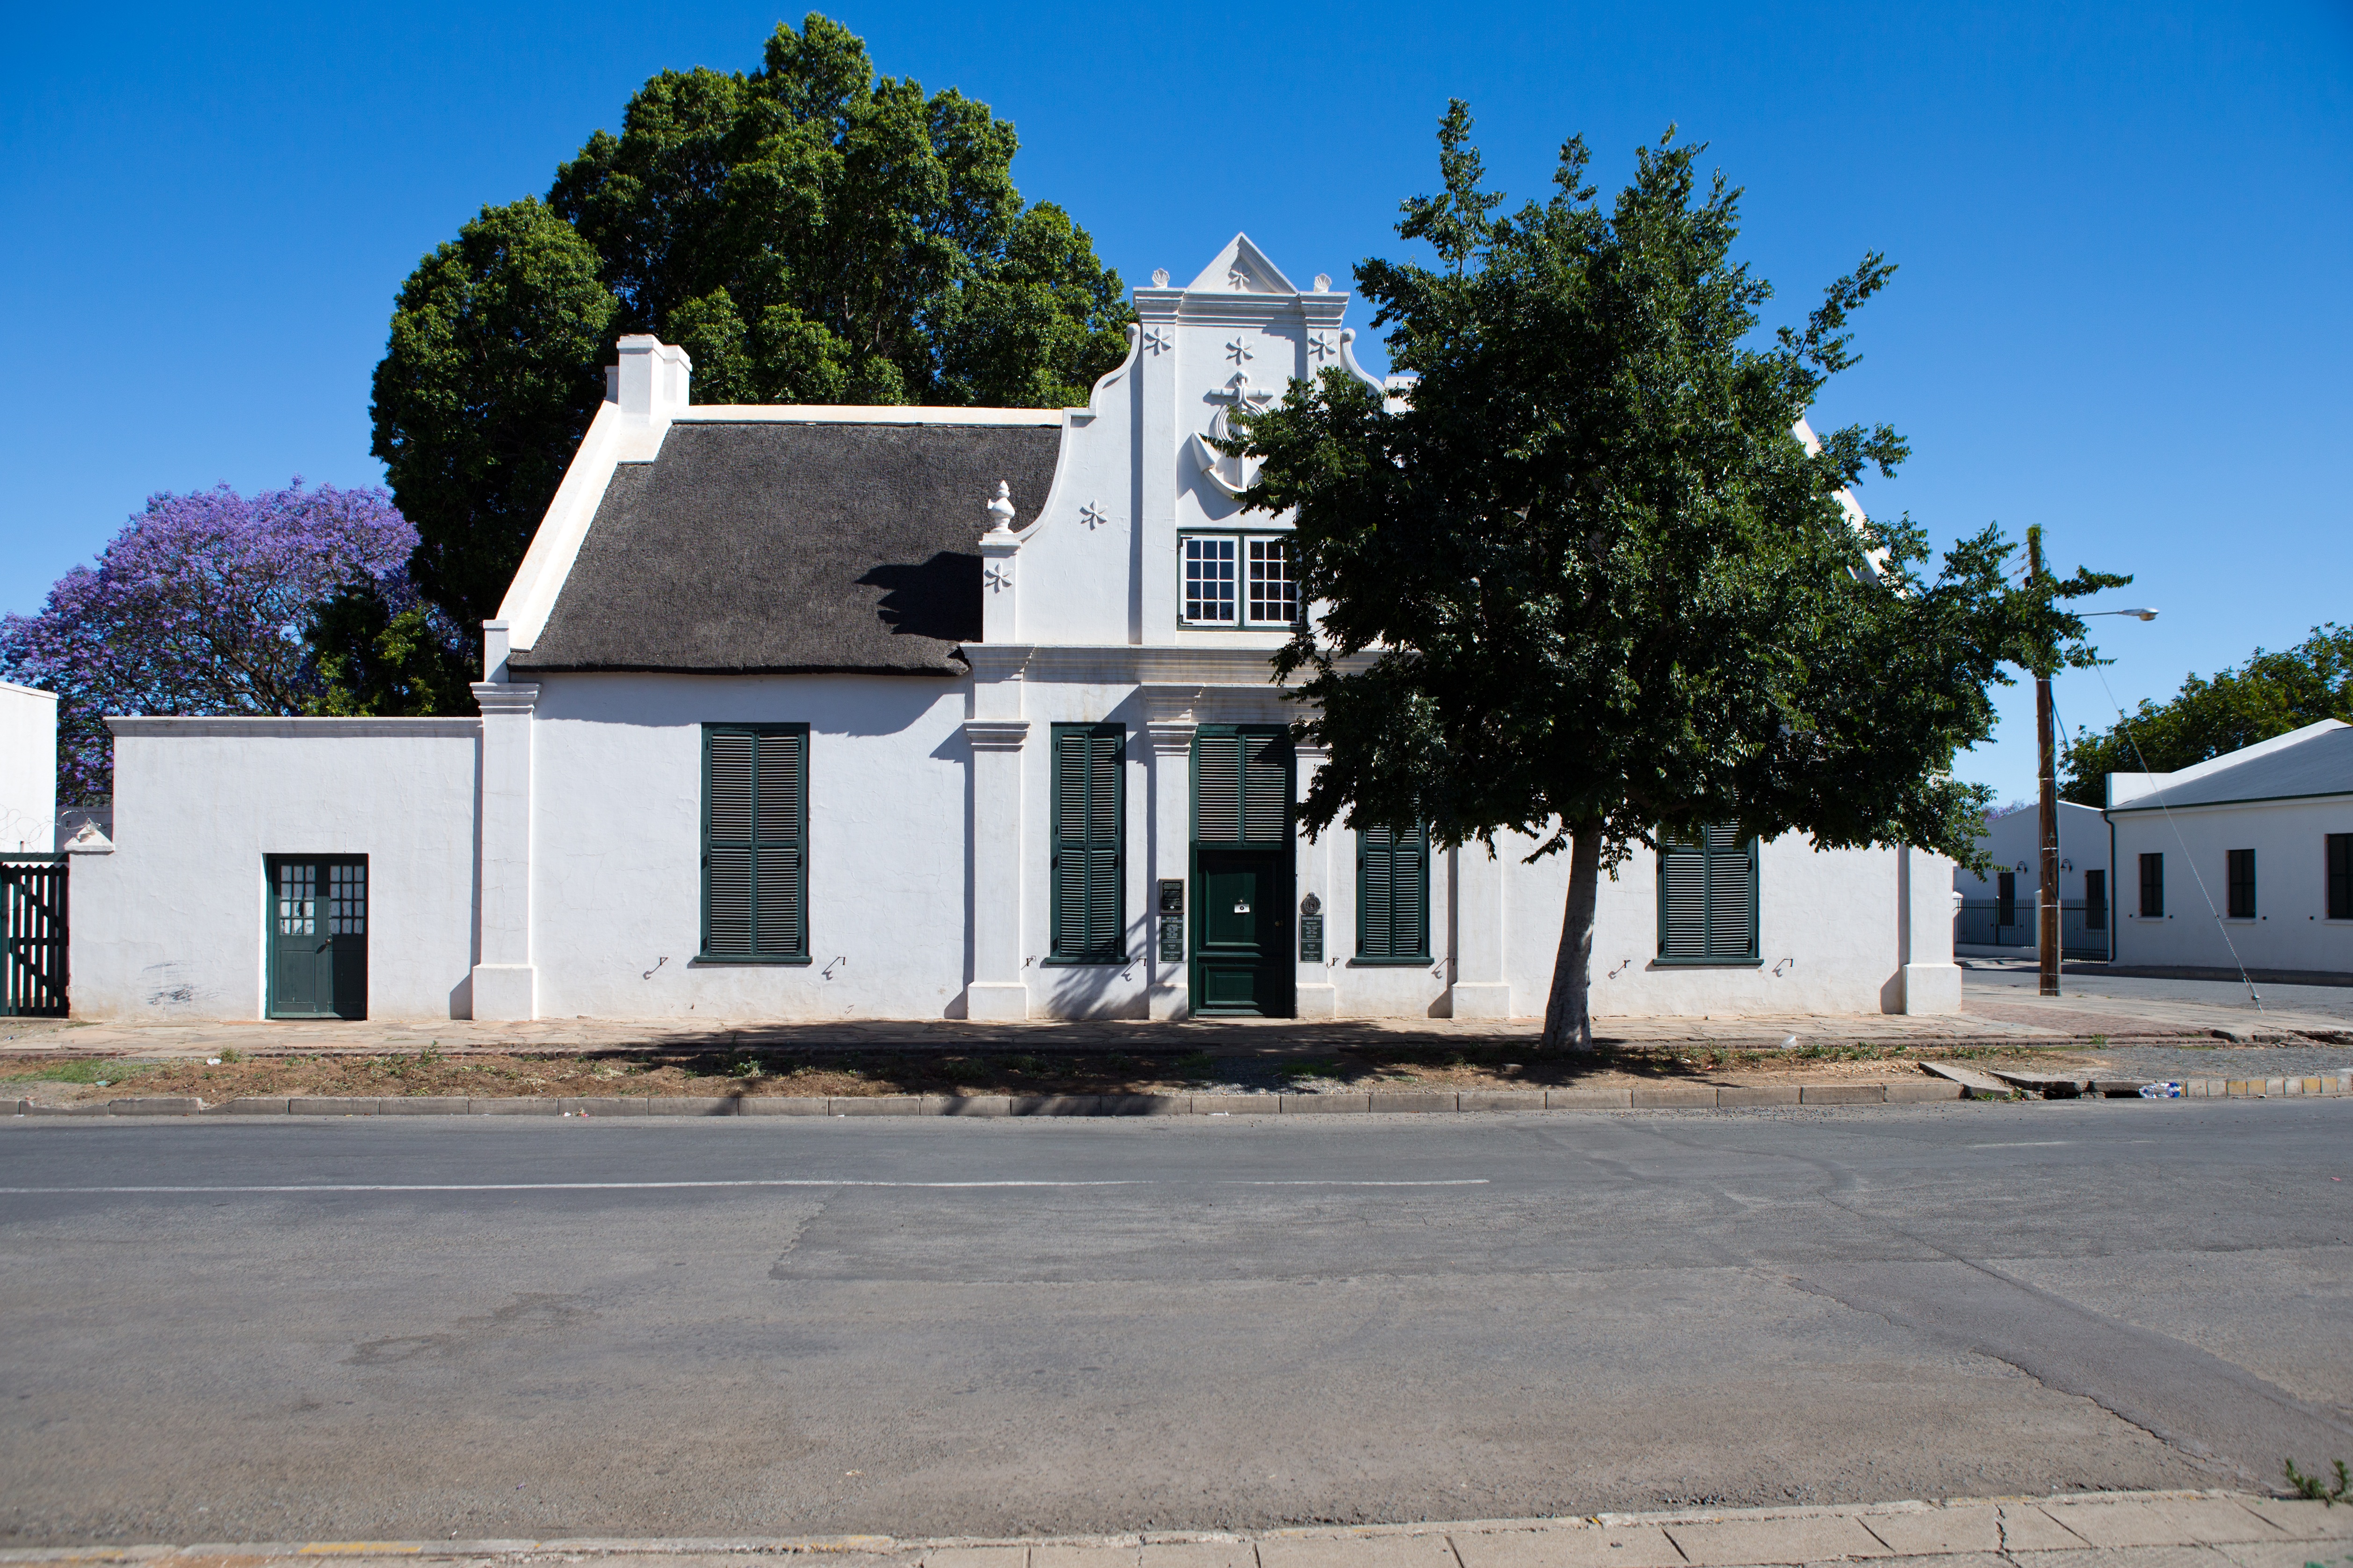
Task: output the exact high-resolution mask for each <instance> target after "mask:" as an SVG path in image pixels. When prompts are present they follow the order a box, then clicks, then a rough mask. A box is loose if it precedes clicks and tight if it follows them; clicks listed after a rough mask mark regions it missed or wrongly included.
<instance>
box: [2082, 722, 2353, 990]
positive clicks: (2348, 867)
mask: <svg viewBox="0 0 2353 1568" xmlns="http://www.w3.org/2000/svg"><path fill="white" fill-rule="evenodd" d="M2107 817H2108V821H2109V823H2110V825H2111V826H2112V827H2113V828H2114V831H2115V835H2116V837H2115V846H2116V847H2115V855H2116V868H2117V870H2118V872H2119V873H2120V875H2119V876H2118V878H2117V886H2116V962H2117V963H2122V964H2152V965H2166V966H2179V967H2185V968H2200V969H2229V968H2232V967H2233V966H2234V965H2235V964H2243V965H2245V966H2246V967H2247V968H2249V969H2263V970H2290V971H2302V972H2306V973H2331V974H2353V725H2347V724H2342V723H2339V722H2338V721H2336V720H2334V719H2324V720H2322V721H2320V722H2319V723H2317V724H2307V725H2306V726H2305V727H2304V728H2303V729H2301V730H2292V731H2289V732H2288V733H2286V734H2284V735H2277V736H2274V737H2273V738H2272V739H2271V740H2268V741H2263V742H2258V743H2256V744H2254V745H2252V746H2247V747H2243V748H2242V749H2241V750H2239V751H2235V752H2230V753H2228V754H2227V755H2224V756H2220V757H2216V758H2213V759H2212V760H2211V761H2209V762H2203V763H2199V764H2198V765H2197V766H2195V767H2189V768H2183V769H2181V770H2180V771H2179V772H2177V773H2110V774H2109V775H2108V811H2107Z"/></svg>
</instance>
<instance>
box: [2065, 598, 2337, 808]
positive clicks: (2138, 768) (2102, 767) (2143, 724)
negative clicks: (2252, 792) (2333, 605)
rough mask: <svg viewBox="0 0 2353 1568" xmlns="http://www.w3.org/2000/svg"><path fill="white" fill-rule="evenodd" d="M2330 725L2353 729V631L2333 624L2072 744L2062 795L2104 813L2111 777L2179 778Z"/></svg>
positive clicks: (2193, 682) (2189, 683) (2198, 679)
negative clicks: (2337, 722) (2309, 727)
mask: <svg viewBox="0 0 2353 1568" xmlns="http://www.w3.org/2000/svg"><path fill="white" fill-rule="evenodd" d="M2323 719H2341V720H2343V721H2345V722H2347V723H2348V724H2353V628H2348V627H2345V626H2337V624H2335V623H2334V622H2331V623H2329V624H2328V625H2327V626H2315V627H2313V628H2312V635H2311V636H2310V637H2306V638H2305V640H2304V641H2302V642H2300V643H2298V644H2297V645H2296V646H2295V647H2291V648H2282V649H2279V650H2277V651H2275V652H2274V651H2268V650H2265V649H2263V648H2257V649H2256V650H2255V651H2254V653H2253V656H2251V657H2250V658H2248V660H2247V661H2246V663H2244V664H2242V665H2241V666H2239V667H2238V668H2236V669H2226V670H2223V671H2222V672H2221V674H2219V675H2217V676H2215V677H2214V678H2213V679H2211V680H2210V679H2207V678H2206V677H2204V676H2201V675H2193V676H2191V677H2190V678H2189V679H2187V680H2185V681H2183V682H2182V683H2181V689H2180V690H2179V691H2178V692H2176V693H2174V694H2173V695H2172V696H2171V697H2168V698H2167V699H2166V700H2164V701H2162V702H2154V701H2151V700H2148V699H2147V698H2143V699H2142V700H2141V702H2140V704H2139V706H2138V707H2137V708H2135V709H2134V710H2133V711H2132V714H2131V716H2130V717H2129V718H2126V717H2124V716H2122V715H2119V716H2118V719H2117V721H2116V723H2115V724H2114V725H2112V726H2111V727H2109V728H2108V729H2105V730H2086V731H2084V732H2081V733H2079V734H2077V735H2076V736H2075V738H2074V739H2073V741H2071V742H2068V745H2067V787H2066V790H2065V792H2064V793H2065V795H2066V798H2068V799H2069V800H2072V801H2074V802H2075V803H2076V804H2078V805H2107V803H2108V798H2107V777H2108V775H2109V774H2110V773H2142V772H2149V773H2173V772H2175V771H2176V770H2178V769H2180V768H2186V767H2190V766H2193V765H2195V764H2197V763H2202V762H2206V761H2209V760H2210V759H2211V758H2214V757H2219V756H2221V755H2222V754H2223V753H2224V752H2235V751H2237V750H2239V749H2240V748H2241V747H2242V746H2252V745H2253V744H2254V743H2255V742H2258V741H2268V740H2270V739H2271V738H2272V737H2273V736H2274V735H2284V734H2286V733H2287V732H2288V731H2290V730H2300V729H2302V728H2303V727H2304V726H2305V725H2306V724H2314V723H2317V722H2319V721H2321V720H2323Z"/></svg>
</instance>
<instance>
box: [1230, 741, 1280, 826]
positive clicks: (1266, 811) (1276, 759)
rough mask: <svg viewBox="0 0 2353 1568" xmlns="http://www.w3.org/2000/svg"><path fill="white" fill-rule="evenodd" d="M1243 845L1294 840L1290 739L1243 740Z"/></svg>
mask: <svg viewBox="0 0 2353 1568" xmlns="http://www.w3.org/2000/svg"><path fill="white" fill-rule="evenodd" d="M1241 742H1242V751H1243V755H1244V761H1243V764H1242V841H1243V842H1244V843H1246V844H1283V843H1287V842H1289V841H1290V838H1291V737H1290V735H1288V734H1287V733H1282V732H1277V733H1275V734H1271V735H1264V734H1244V735H1243V736H1242V737H1241Z"/></svg>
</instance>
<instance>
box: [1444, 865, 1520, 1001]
mask: <svg viewBox="0 0 2353 1568" xmlns="http://www.w3.org/2000/svg"><path fill="white" fill-rule="evenodd" d="M1450 856H1451V858H1452V860H1453V862H1454V985H1453V992H1452V995H1453V1010H1454V1016H1456V1017H1458V1018H1508V1017H1510V1016H1512V987H1511V984H1510V982H1509V981H1507V980H1506V979H1505V978H1504V866H1503V861H1502V860H1501V859H1500V858H1497V857H1496V856H1495V855H1493V854H1492V853H1490V852H1489V850H1488V848H1487V847H1486V846H1485V845H1483V844H1481V843H1479V842H1477V841H1476V840H1473V841H1472V842H1471V843H1469V844H1465V845H1462V846H1461V847H1458V848H1456V849H1453V850H1451V851H1450Z"/></svg>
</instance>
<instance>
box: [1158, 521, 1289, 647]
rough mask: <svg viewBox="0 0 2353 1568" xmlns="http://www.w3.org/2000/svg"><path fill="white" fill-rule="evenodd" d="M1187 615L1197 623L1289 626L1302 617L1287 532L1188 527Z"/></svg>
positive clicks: (1186, 550) (1186, 538) (1209, 624)
mask: <svg viewBox="0 0 2353 1568" xmlns="http://www.w3.org/2000/svg"><path fill="white" fill-rule="evenodd" d="M1184 565H1185V594H1184V618H1185V623H1186V624H1187V626H1290V625H1291V624H1292V623H1293V621H1296V620H1297V619H1298V618H1299V586H1298V584H1297V583H1296V582H1294V581H1293V578H1292V575H1291V541H1290V539H1289V538H1288V537H1287V536H1286V535H1282V534H1273V535H1249V534H1239V533H1188V534H1187V535H1186V536H1185V539H1184Z"/></svg>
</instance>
